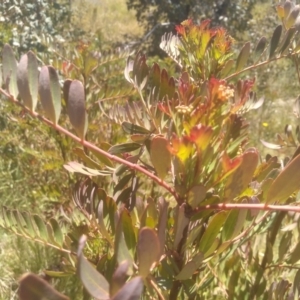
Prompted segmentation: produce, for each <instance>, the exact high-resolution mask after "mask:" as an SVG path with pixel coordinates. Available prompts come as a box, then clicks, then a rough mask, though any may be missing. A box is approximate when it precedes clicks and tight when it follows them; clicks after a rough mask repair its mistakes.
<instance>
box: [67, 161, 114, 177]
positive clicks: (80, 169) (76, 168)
mask: <svg viewBox="0 0 300 300" xmlns="http://www.w3.org/2000/svg"><path fill="white" fill-rule="evenodd" d="M64 168H65V169H66V170H68V171H69V172H71V173H81V174H84V175H88V176H110V175H111V174H112V172H111V171H106V170H103V171H101V170H94V169H91V168H88V167H86V166H85V165H82V164H80V163H78V162H76V161H70V162H69V163H68V164H66V165H64Z"/></svg>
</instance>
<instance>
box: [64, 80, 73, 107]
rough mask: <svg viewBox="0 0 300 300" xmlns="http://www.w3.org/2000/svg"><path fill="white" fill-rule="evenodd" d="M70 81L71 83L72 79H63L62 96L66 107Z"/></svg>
mask: <svg viewBox="0 0 300 300" xmlns="http://www.w3.org/2000/svg"><path fill="white" fill-rule="evenodd" d="M71 83H72V80H71V79H67V80H65V82H64V86H63V96H64V99H65V102H66V105H67V107H68V100H69V90H70V85H71Z"/></svg>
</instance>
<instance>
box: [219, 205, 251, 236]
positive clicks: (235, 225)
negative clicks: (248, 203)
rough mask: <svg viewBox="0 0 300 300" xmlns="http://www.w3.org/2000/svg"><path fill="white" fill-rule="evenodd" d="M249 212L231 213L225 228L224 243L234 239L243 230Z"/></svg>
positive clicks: (237, 210) (235, 211)
mask: <svg viewBox="0 0 300 300" xmlns="http://www.w3.org/2000/svg"><path fill="white" fill-rule="evenodd" d="M247 213H248V211H247V210H246V209H233V210H231V211H230V212H229V214H228V216H227V219H226V221H225V224H224V227H223V232H222V234H223V237H224V241H228V240H232V239H234V238H235V237H236V236H237V235H238V234H239V233H240V231H241V230H242V228H243V226H244V224H245V220H246V217H247Z"/></svg>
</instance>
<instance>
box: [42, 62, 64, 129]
mask: <svg viewBox="0 0 300 300" xmlns="http://www.w3.org/2000/svg"><path fill="white" fill-rule="evenodd" d="M39 94H40V99H41V102H42V107H43V109H44V111H45V114H46V117H47V118H49V119H50V121H52V122H53V123H54V124H57V123H58V120H59V116H60V111H61V96H60V85H59V79H58V75H57V73H56V71H55V69H54V68H53V67H52V66H44V67H42V69H41V72H40V77H39Z"/></svg>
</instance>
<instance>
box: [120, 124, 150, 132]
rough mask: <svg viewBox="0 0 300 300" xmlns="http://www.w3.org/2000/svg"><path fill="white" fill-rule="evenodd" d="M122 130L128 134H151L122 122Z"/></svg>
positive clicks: (142, 128)
mask: <svg viewBox="0 0 300 300" xmlns="http://www.w3.org/2000/svg"><path fill="white" fill-rule="evenodd" d="M122 128H123V130H124V131H125V132H126V133H128V134H150V133H151V131H149V130H148V129H146V128H144V127H141V126H139V125H135V124H132V123H129V122H123V123H122Z"/></svg>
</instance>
